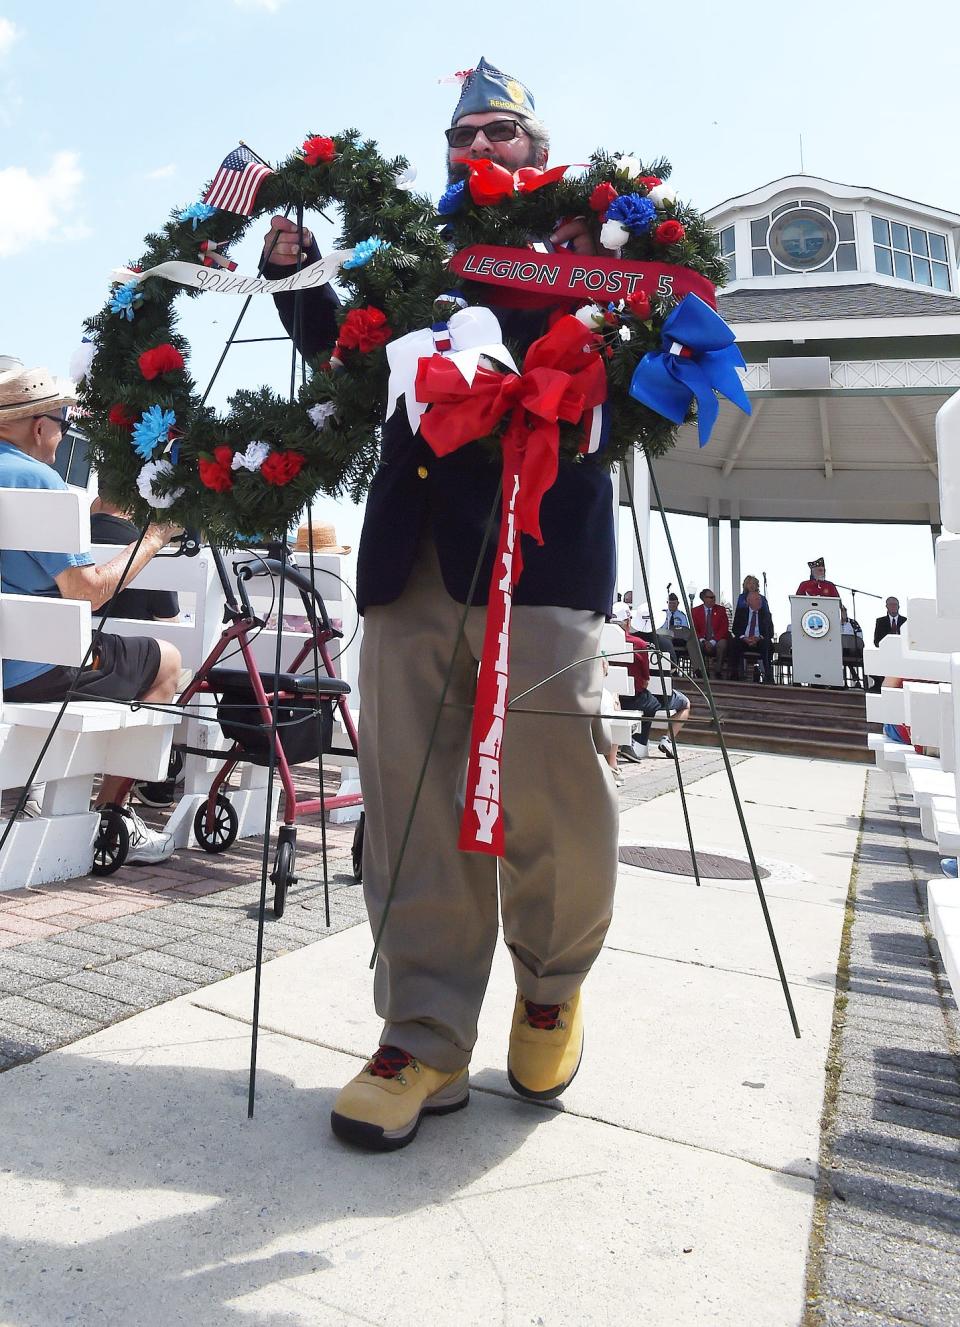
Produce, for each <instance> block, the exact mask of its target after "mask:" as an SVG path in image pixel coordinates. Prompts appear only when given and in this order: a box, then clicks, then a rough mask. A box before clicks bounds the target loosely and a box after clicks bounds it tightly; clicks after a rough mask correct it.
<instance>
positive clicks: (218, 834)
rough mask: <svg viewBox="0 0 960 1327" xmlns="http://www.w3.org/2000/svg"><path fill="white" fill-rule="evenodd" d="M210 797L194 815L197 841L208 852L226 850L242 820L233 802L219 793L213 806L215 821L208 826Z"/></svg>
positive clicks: (230, 844) (194, 829) (235, 835)
mask: <svg viewBox="0 0 960 1327" xmlns="http://www.w3.org/2000/svg"><path fill="white" fill-rule="evenodd" d="M208 807H209V799H207V800H206V801H203V802H201V803H200V805H199V806H198V807H197V814H196V815H195V816H194V817H193V832H194V834H195V835H196V839H197V842H198V843H199V844H200V847H201V848H203V849H204V850H205V851H206V852H226V851H227V849H228V848H229V847H231V846H232V845H233V843H234V840H235V839H236V837H237V831H238V830H239V828H240V820H239V817H238V816H237V813H236V810H235V808H234V805H233V802H231V800H230V798H229V797H225V796H224V795H223V793H217V800H216V802H215V803H214V806H213V823H212V825H209V826H208V823H207V810H208Z"/></svg>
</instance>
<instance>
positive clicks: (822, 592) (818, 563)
mask: <svg viewBox="0 0 960 1327" xmlns="http://www.w3.org/2000/svg"><path fill="white" fill-rule="evenodd" d="M807 566H808V567H809V568H810V575H809V576H808V577H807V579H806V580H805V581H801V582H800V584H799V585H798V586H797V594H808V595H813V596H819V598H821V599H839V598H840V591H839V590H838V589H837V587H836V586H835V585H834V583H833V581H828V580H826V572H827V569H826V567H825V566H824V562H823V558H814V559H813V561H812V562H808V563H807Z"/></svg>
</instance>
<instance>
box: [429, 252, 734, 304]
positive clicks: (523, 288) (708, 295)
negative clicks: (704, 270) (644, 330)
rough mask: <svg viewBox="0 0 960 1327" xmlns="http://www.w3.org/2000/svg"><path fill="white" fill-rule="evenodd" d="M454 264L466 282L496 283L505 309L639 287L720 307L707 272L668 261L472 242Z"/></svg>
mask: <svg viewBox="0 0 960 1327" xmlns="http://www.w3.org/2000/svg"><path fill="white" fill-rule="evenodd" d="M450 268H451V270H452V271H454V272H456V274H457V276H461V277H465V278H466V279H467V280H468V281H480V282H483V283H485V284H488V285H494V286H496V287H497V297H496V303H497V304H500V305H503V306H505V307H506V308H520V309H524V308H526V309H529V308H546V307H548V306H549V305H556V304H557V303H562V302H563V301H564V300H570V301H571V302H573V303H577V304H582V303H584V302H585V301H586V300H594V301H595V302H596V303H598V304H607V303H610V302H611V301H615V300H620V299H626V298H627V296H628V295H635V294H636V293H637V292H638V291H644V292H645V293H646V294H647V295H650V296H651V297H653V296H654V295H660V296H673V297H674V298H675V299H678V300H679V299H682V298H683V296H684V295H699V296H700V298H701V299H702V300H703V301H704V302H705V303H707V304H709V305H710V307H711V308H713V309H715V308H716V307H717V294H716V290H715V289H714V286H713V284H712V283H711V282H710V281H708V280H707V278H706V277H705V276H701V275H700V273H699V272H692V271H691V270H690V268H689V267H676V266H674V265H671V264H670V263H636V262H633V261H631V260H630V259H628V258H599V257H594V256H593V255H585V254H577V253H568V252H566V251H565V250H559V249H558V250H557V251H556V252H555V253H541V252H539V250H537V249H503V248H499V247H497V246H495V245H492V244H472V245H471V246H470V247H469V248H468V249H461V250H460V252H459V253H455V254H454V255H453V257H452V258H451V259H450Z"/></svg>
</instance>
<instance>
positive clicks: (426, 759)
mask: <svg viewBox="0 0 960 1327" xmlns="http://www.w3.org/2000/svg"><path fill="white" fill-rule="evenodd" d="M502 495H503V480H502V479H501V480H500V482H499V484H498V485H497V491H496V494H495V495H494V499H493V506H492V507H491V508H490V515H489V516H488V517H487V524H486V527H485V529H484V532H483V540H482V542H481V544H480V552H479V553H478V554H477V562H476V566H475V567H474V569H473V576H472V578H471V580H470V588H469V590H468V591H467V601H466V603H465V604H464V605H463V612H462V613H461V614H460V622H459V625H458V626H457V635H456V638H455V640H454V642H453V649H452V650H451V652H450V662H449V664H448V665H447V671H446V675H445V676H444V679H443V686H442V687H441V688H440V697H439V699H438V701H437V712H436V714H435V715H434V719H433V727H432V728H431V729H430V737H429V740H428V741H427V749H426V751H425V752H424V756H423V762H422V764H421V766H420V773H419V775H418V777H417V786H416V787H415V788H414V790H413V801H412V802H411V804H410V810H409V812H408V814H407V823H406V824H405V825H404V827H403V837H402V839H401V841H400V851H399V852H398V853H397V860H396V862H395V863H394V867H393V871H392V873H391V875H390V886H389V888H388V889H387V897H386V899H385V900H384V904H383V915H382V916H381V918H380V925H379V926H378V927H377V934H376V936H375V938H374V942H373V953H372V954H371V955H370V967H371V968H372V967H373V966H374V965H375V963H376V961H377V955H378V954H379V952H380V941H381V940H382V939H383V932H384V928H385V927H386V924H387V917H388V916H389V915H390V908H391V905H392V903H393V897H394V894H395V893H396V890H397V880H398V879H399V877H400V868H401V867H402V866H403V858H404V854H405V853H406V851H407V843H408V841H409V839H410V831H411V829H412V828H413V818H414V816H415V815H416V812H417V806H418V805H419V802H420V792H421V790H422V788H423V781H424V779H425V778H426V774H427V765H428V764H429V763H430V754H431V752H432V751H433V746H434V743H435V742H436V740H437V730H438V728H439V727H440V719H441V717H442V715H443V707H444V704H445V702H446V699H447V692H448V691H449V689H450V683H451V681H452V680H453V669H454V665H455V664H456V661H457V652H458V651H459V649H460V642H461V641H462V640H463V633H464V631H465V630H466V627H467V616H468V614H469V612H470V609H471V608H472V607H473V600H474V596H475V595H476V592H477V582H478V581H479V579H480V568H481V567H482V566H483V559H484V555H485V553H486V551H487V545H488V544H489V542H490V535H491V534H492V533H493V526H494V521H495V520H496V515H497V510H498V508H499V506H500V499H501V497H502Z"/></svg>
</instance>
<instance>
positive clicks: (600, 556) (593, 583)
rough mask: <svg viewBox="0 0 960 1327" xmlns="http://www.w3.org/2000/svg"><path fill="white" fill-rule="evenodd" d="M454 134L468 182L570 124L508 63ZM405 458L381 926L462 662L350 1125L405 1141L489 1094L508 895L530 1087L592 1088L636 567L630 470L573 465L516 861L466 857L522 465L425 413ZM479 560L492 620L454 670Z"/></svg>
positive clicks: (379, 848)
mask: <svg viewBox="0 0 960 1327" xmlns="http://www.w3.org/2000/svg"><path fill="white" fill-rule="evenodd" d="M446 137H447V144H448V155H447V160H448V167H449V174H450V178H451V180H454V179H461V178H463V177H464V176H465V175H466V173H467V165H466V162H467V160H468V159H471V158H472V159H476V160H479V159H492V160H493V161H495V162H497V163H498V164H500V165H501V166H504V167H507V168H508V169H509V170H511V171H515V170H518V169H519V168H520V167H523V166H537V167H542V166H544V164H545V163H546V159H547V148H548V136H547V132H546V129H545V128H544V126H543V124H542V123H541V121H540V120H539V119H538V118H537V116H536V115H535V113H534V104H533V98H532V97H531V95H530V93H529V92H528V91H527V89H526V88H525V87H524V86H523V84H522V83H520V82H519V81H518V80H516V79H513V78H510V77H508V76H507V75H506V74H503V73H501V72H500V70H498V69H495V68H494V67H493V66H492V65H489V64H487V62H486V61H485V60H481V61H480V63H479V65H478V66H477V68H476V69H474V70H472V71H471V72H470V74H469V76H468V77H467V79H466V82H465V84H464V86H463V92H462V95H461V98H460V101H459V104H458V105H457V108H456V110H455V111H454V114H453V120H452V123H451V127H450V128H449V129H448V130H447V131H446ZM278 232H279V235H278ZM547 243H549V244H552V245H553V246H554V247H558V246H563V245H567V246H569V247H570V248H573V249H575V250H576V251H577V252H583V253H588V252H593V246H592V240H591V237H590V234H589V230H588V227H587V225H586V223H585V222H584V220H583V218H573V219H570V220H567V221H564V222H562V223H560V222H559V220H558V224H557V226H556V228H555V230H554V233H553V235H552V236H550V237H549V241H547ZM266 247H267V250H269V251H270V252H269V255H268V254H267V253H265V256H269V257H270V258H271V266H270V267H268V268H267V274H268V275H285V274H287V273H288V272H289V269H290V266H291V265H293V264H294V263H296V262H297V261H298V260H299V258H300V254H301V252H302V251H304V250H305V251H306V256H307V261H308V262H309V261H313V260H314V259H315V258H316V257H317V256H319V254H318V250H317V248H316V245H315V244H314V242H313V239H312V237H311V236H310V235H309V233H308V232H303V233H302V234H301V233H299V232H298V230H297V227H296V226H295V224H294V223H293V222H290V221H286V220H284V219H283V218H282V217H274V218H273V220H272V221H271V229H270V231H269V233H268V235H267V246H266ZM496 293H497V292H496V291H494V292H493V298H494V300H495V299H496ZM277 304H278V308H279V311H280V314H281V317H282V318H283V319H284V322H285V325H286V326H287V328H288V330H290V331H293V304H294V300H293V298H292V297H287V296H279V297H278V298H277ZM335 313H336V305H335V297H334V296H333V293H332V289H331V287H329V286H325V287H323V288H322V290H321V291H317V292H311V291H307V292H304V293H303V295H302V297H301V300H300V302H299V305H298V316H299V317H300V318H302V321H300V322H299V327H298V329H297V339H298V344H299V345H300V348H301V349H302V350H303V351H304V353H305V354H308V355H313V354H317V353H319V352H320V351H322V350H324V349H329V347H330V346H331V345H332V344H333V342H334V340H335V338H336V335H337V324H336V317H335ZM495 313H496V316H497V318H498V320H499V322H500V326H501V329H502V331H503V333H504V335H505V337H507V338H513V339H515V340H516V341H517V342H519V343H520V344H522V345H523V346H529V345H530V344H531V343H532V342H533V341H534V340H535V339H537V338H538V337H540V336H542V335H543V334H544V332H545V331H546V328H547V319H548V316H549V313H550V310H549V309H538V310H532V311H531V310H517V309H509V308H505V307H503V306H495ZM382 445H383V463H382V464H381V466H380V469H379V470H378V471H377V474H376V476H375V477H374V480H373V483H372V485H371V488H370V493H369V496H368V498H367V505H366V513H365V517H364V526H363V535H362V537H361V541H360V549H359V554H358V566H357V598H358V601H359V606H360V609H361V611H362V612H364V640H363V650H362V657H361V665H360V695H361V704H362V719H361V724H360V779H361V784H362V787H363V796H364V804H365V807H366V835H365V839H364V853H363V885H364V893H365V898H366V904H367V910H368V913H369V917H370V922H371V926H372V928H373V930H374V932H377V931H378V930H379V927H380V924H381V920H382V919H383V917H384V912H385V909H386V907H387V896H388V890H389V886H390V882H391V877H392V873H393V871H394V869H395V863H396V862H397V860H398V857H399V854H400V847H401V843H402V842H403V841H404V837H405V827H406V824H407V819H408V816H409V814H410V808H411V804H412V801H413V797H414V788H415V786H416V782H417V772H418V769H419V762H420V761H421V760H422V758H423V754H424V752H425V751H426V749H427V745H428V742H429V741H430V737H431V731H432V730H433V726H434V721H435V717H436V715H437V705H438V700H439V698H440V695H441V692H442V689H443V687H444V678H445V676H446V675H447V670H448V667H449V666H450V664H451V660H453V671H452V676H451V677H450V682H449V689H448V690H447V692H446V701H447V703H446V705H445V706H444V709H443V711H442V714H441V716H440V720H439V726H438V727H437V729H436V740H435V742H434V744H433V747H432V751H431V755H430V761H429V765H428V767H427V772H426V777H425V780H424V783H423V787H422V792H421V795H420V798H419V802H418V806H417V811H416V815H415V817H414V819H413V821H412V825H411V826H410V833H409V840H408V841H407V847H406V852H405V855H404V857H403V868H402V870H401V873H400V875H399V878H398V880H397V885H396V893H395V895H394V899H393V903H392V910H391V911H390V914H389V917H388V919H387V921H386V925H385V929H384V931H383V937H382V943H381V947H380V953H379V960H378V966H377V972H376V980H375V985H374V996H375V1001H376V1006H377V1011H378V1013H380V1014H381V1015H382V1017H383V1019H384V1027H383V1031H382V1033H381V1038H380V1040H381V1045H380V1047H379V1048H378V1050H377V1051H376V1053H375V1054H374V1055H373V1057H372V1058H371V1059H370V1060H369V1061H368V1063H367V1064H366V1066H365V1067H364V1069H363V1070H362V1071H361V1072H360V1073H359V1074H358V1075H357V1076H356V1077H355V1078H354V1079H352V1080H351V1081H350V1082H349V1083H348V1084H347V1085H346V1087H345V1088H344V1089H343V1091H342V1092H341V1093H340V1095H339V1097H338V1098H337V1100H336V1102H335V1103H334V1108H333V1112H332V1117H331V1124H332V1127H333V1129H334V1132H335V1133H336V1134H337V1135H338V1136H339V1137H341V1138H344V1139H346V1140H348V1141H350V1142H353V1143H355V1144H358V1145H359V1146H362V1147H367V1148H371V1149H376V1150H384V1151H385V1150H388V1149H392V1148H397V1147H403V1146H404V1145H405V1144H407V1143H409V1142H410V1141H411V1140H412V1139H413V1137H414V1135H415V1134H416V1132H417V1129H418V1128H419V1125H420V1121H421V1118H422V1117H423V1116H424V1115H440V1114H446V1113H447V1112H450V1111H455V1110H458V1109H460V1108H461V1107H463V1106H466V1104H467V1101H468V1097H469V1064H470V1057H471V1054H472V1051H473V1047H474V1044H475V1042H476V1038H477V1018H478V1015H479V1011H480V1005H481V1002H482V1000H483V997H484V993H485V990H486V986H487V981H488V978H489V975H490V965H491V962H492V959H493V954H494V950H495V947H496V943H497V922H498V894H499V903H500V911H501V912H502V917H503V932H504V939H505V941H506V944H507V947H508V949H509V950H510V954H511V957H512V960H513V968H514V975H515V979H516V986H517V992H516V999H515V1002H514V1009H513V1022H512V1027H511V1031H510V1045H509V1051H508V1055H507V1072H508V1076H509V1081H510V1083H511V1085H512V1087H513V1088H514V1090H515V1091H516V1092H518V1093H519V1094H520V1095H521V1096H524V1097H527V1098H530V1099H532V1100H535V1101H546V1100H549V1099H551V1098H553V1097H556V1096H558V1095H559V1094H560V1093H561V1092H563V1091H564V1089H565V1088H566V1087H567V1086H568V1085H569V1083H570V1082H571V1081H572V1079H573V1077H574V1075H575V1074H576V1072H577V1069H578V1068H579V1064H580V1055H581V1050H582V1046H583V1019H582V1012H581V1004H580V987H581V986H582V984H583V982H584V979H585V978H586V977H587V975H588V973H589V971H590V969H591V967H592V965H593V963H594V961H595V959H596V957H597V955H598V954H599V952H600V948H601V945H602V944H603V938H604V935H605V934H606V930H607V927H608V925H609V922H610V917H611V913H612V907H613V891H614V885H615V882H616V872H617V825H618V805H617V796H616V785H615V782H614V778H613V774H612V771H611V769H610V767H609V766H608V764H607V763H606V759H605V752H604V754H601V752H600V744H601V743H603V742H604V739H603V729H602V723H601V721H600V719H599V715H600V697H601V689H602V677H601V672H600V666H599V662H598V656H599V652H600V637H601V633H602V630H603V626H604V620H605V617H606V615H607V614H609V612H610V607H611V602H612V598H613V587H614V575H615V570H616V566H615V546H614V538H613V492H612V486H611V479H610V473H609V470H607V469H606V468H605V467H604V466H603V465H602V464H598V463H597V457H596V455H585V456H583V457H581V458H580V461H579V462H578V463H574V462H572V461H569V460H566V459H561V461H560V465H559V472H558V475H557V478H556V481H555V483H554V485H553V487H552V488H550V489H549V491H548V492H547V493H546V495H545V496H544V499H543V504H542V507H541V510H540V523H541V529H542V532H543V538H544V544H543V546H542V547H540V546H538V545H537V544H536V543H535V542H534V541H533V540H532V539H529V538H527V537H524V540H523V560H524V570H523V575H522V576H521V577H520V580H519V582H518V584H517V588H516V593H515V595H514V599H513V610H512V615H511V635H510V657H511V664H510V667H511V673H510V694H511V695H513V696H519V695H520V694H521V693H523V692H524V691H526V690H528V689H534V688H535V691H534V694H533V696H532V697H531V698H530V700H529V701H526V702H523V703H522V704H521V705H519V706H518V708H517V709H515V710H512V711H511V713H510V716H509V722H508V723H507V725H506V728H505V732H504V736H503V745H502V752H503V754H502V768H501V774H502V777H501V788H502V798H503V806H504V811H505V814H504V820H505V839H506V845H505V855H504V856H503V857H502V858H501V859H499V861H498V860H497V858H495V857H492V856H486V855H483V854H480V853H474V852H461V851H460V850H459V849H458V847H457V839H458V830H459V824H460V817H461V811H462V800H458V799H462V793H463V782H464V770H465V767H466V764H467V755H468V749H469V742H470V724H471V709H472V706H473V702H474V698H475V692H476V683H477V666H478V660H479V658H480V653H481V649H482V641H483V636H484V628H485V620H486V607H485V605H486V594H487V586H488V584H489V581H490V572H491V566H492V563H493V560H494V551H495V548H496V544H497V529H496V526H495V527H494V529H493V532H492V536H491V537H490V539H489V542H488V543H487V544H486V546H485V536H486V534H487V531H488V528H489V527H488V521H489V516H490V512H491V509H492V508H493V507H494V506H495V503H496V498H497V493H498V485H499V480H500V468H499V466H498V465H497V464H492V463H491V462H490V460H489V458H488V457H487V455H486V453H485V452H484V450H483V448H482V447H481V445H480V444H479V443H470V444H469V445H468V446H465V447H463V448H462V449H460V450H458V451H455V452H453V453H452V454H450V455H448V456H445V457H443V458H442V459H440V458H438V457H437V456H435V455H434V453H433V452H432V451H431V450H430V448H429V447H428V446H427V444H426V442H425V441H424V440H423V438H422V437H421V436H420V435H419V434H416V435H415V434H413V433H411V430H410V427H409V425H408V423H407V419H406V414H405V412H404V411H397V412H396V414H394V415H393V416H392V417H391V419H390V420H389V421H388V422H387V424H386V425H385V427H384V430H383V444H382ZM484 549H485V552H484ZM478 565H479V568H480V571H479V576H478V578H477V580H476V584H477V586H478V593H477V594H475V596H474V598H473V604H474V605H475V606H474V607H471V608H470V610H469V612H468V613H467V615H466V625H465V631H464V635H463V638H462V640H461V642H460V645H459V647H458V648H457V649H456V655H455V658H454V647H455V644H456V642H457V639H458V631H459V624H460V621H461V618H462V617H463V615H464V614H463V605H464V604H465V603H466V601H467V598H468V593H469V591H470V585H471V580H472V578H473V576H474V569H475V568H476V567H478ZM537 711H547V712H548V715H549V717H544V714H543V713H537ZM551 711H552V713H550V712H551Z"/></svg>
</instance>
